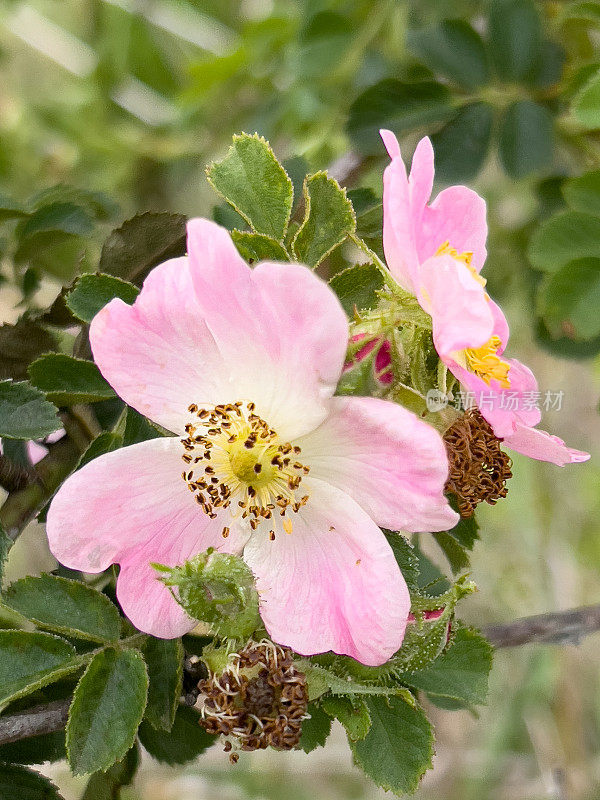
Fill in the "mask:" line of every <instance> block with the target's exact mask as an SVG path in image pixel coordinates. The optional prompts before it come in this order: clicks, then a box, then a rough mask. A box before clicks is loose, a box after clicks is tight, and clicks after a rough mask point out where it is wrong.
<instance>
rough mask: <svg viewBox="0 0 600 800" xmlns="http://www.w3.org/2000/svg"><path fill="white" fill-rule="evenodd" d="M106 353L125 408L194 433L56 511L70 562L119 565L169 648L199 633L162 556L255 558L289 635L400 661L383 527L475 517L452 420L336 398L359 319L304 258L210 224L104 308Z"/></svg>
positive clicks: (60, 497) (148, 624)
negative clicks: (285, 256)
mask: <svg viewBox="0 0 600 800" xmlns="http://www.w3.org/2000/svg"><path fill="white" fill-rule="evenodd" d="M90 341H91V345H92V350H93V353H94V358H95V360H96V362H97V364H98V366H99V368H100V370H101V371H102V374H103V375H104V377H105V378H106V379H107V380H108V381H109V382H110V384H111V385H112V386H113V387H114V389H115V391H116V392H118V394H119V395H120V396H121V397H122V398H123V400H125V401H126V402H127V403H128V404H129V405H130V406H133V408H135V409H137V410H138V411H139V412H141V413H142V414H144V415H146V416H147V417H149V418H150V419H151V420H154V421H155V422H157V423H159V424H160V425H162V426H163V427H165V428H167V429H168V430H169V431H172V432H173V433H174V434H175V436H173V437H164V438H157V439H153V440H151V441H145V442H141V443H140V444H135V445H132V446H130V447H125V448H123V449H121V450H116V451H114V452H111V453H108V454H106V455H103V456H100V457H99V458H97V459H95V460H94V461H91V462H90V463H88V464H87V465H86V466H84V467H83V468H82V469H80V470H79V471H78V472H76V473H75V474H74V475H72V476H71V477H70V478H69V479H68V480H67V481H66V482H65V484H64V485H63V486H62V488H61V489H60V491H59V492H58V494H57V495H56V497H55V498H54V501H53V502H52V505H51V508H50V511H49V513H48V536H49V540H50V547H51V549H52V552H53V553H54V555H55V556H56V557H57V558H58V560H59V561H61V562H62V563H63V564H65V565H66V566H68V567H71V568H74V569H80V570H83V571H85V572H100V571H102V570H104V569H106V568H107V567H108V566H109V565H110V564H112V563H115V562H116V563H118V564H120V566H121V569H120V574H119V578H118V582H117V596H118V598H119V601H120V603H121V605H122V607H123V610H124V612H125V613H126V614H127V616H128V617H129V618H130V619H131V621H132V622H133V623H134V624H135V625H136V626H137V627H138V628H139V629H141V630H143V631H147V632H148V633H151V634H153V635H155V636H159V637H163V638H170V637H176V636H180V635H182V634H183V633H185V632H186V631H189V630H191V629H192V628H193V627H194V624H195V623H194V621H193V620H192V619H190V618H189V617H188V616H187V615H186V613H185V611H184V610H183V609H182V608H181V607H180V606H179V605H178V603H177V602H176V601H175V600H174V599H173V597H172V596H171V594H170V592H169V589H168V588H166V587H165V586H164V585H163V584H162V583H161V582H160V581H159V580H158V579H157V573H156V572H155V570H154V569H153V568H152V567H151V566H150V563H151V562H159V563H162V564H167V565H170V566H174V565H177V564H181V563H182V562H184V561H185V560H186V559H189V558H191V557H192V556H194V555H195V554H197V553H199V552H202V551H205V550H206V549H207V548H208V547H214V548H216V549H218V550H221V551H223V552H229V553H237V554H243V557H244V559H245V561H246V563H247V564H248V565H249V566H250V567H251V569H252V570H253V572H254V574H255V576H256V579H257V589H258V591H259V595H260V602H261V614H262V618H263V621H264V624H265V625H266V628H267V630H268V631H269V633H270V635H271V637H272V638H273V640H274V641H276V642H278V643H280V644H282V645H287V646H289V647H291V648H293V649H294V650H296V651H297V652H299V653H302V654H312V653H318V652H323V651H327V650H333V651H335V652H337V653H343V654H347V655H350V656H353V657H355V658H356V659H358V660H360V661H362V662H364V663H365V664H372V665H375V664H380V663H382V662H384V661H386V660H387V659H388V658H389V657H390V656H391V655H392V654H393V653H394V652H395V651H396V650H397V649H398V648H399V647H400V645H401V643H402V639H403V636H404V629H405V626H406V623H407V619H408V614H409V608H410V599H409V595H408V591H407V588H406V584H405V582H404V579H403V577H402V573H401V572H400V569H399V568H398V565H397V563H396V561H395V558H394V555H393V553H392V550H391V548H390V546H389V544H388V542H387V540H386V538H385V536H384V535H383V533H382V532H381V530H380V529H379V527H378V526H382V527H385V528H389V529H392V530H405V531H437V530H446V529H448V528H452V527H453V526H454V525H455V523H456V521H457V519H458V517H457V515H456V514H455V513H454V511H452V509H451V508H450V507H449V505H448V503H447V501H446V499H445V497H444V494H443V487H444V482H445V481H446V478H447V475H448V465H447V459H446V454H445V449H444V445H443V442H442V440H441V437H440V436H439V435H438V433H437V432H436V431H435V430H433V428H431V427H430V426H428V425H427V424H426V423H424V422H422V421H421V420H419V419H418V418H417V417H415V416H414V415H413V414H411V413H410V412H409V411H407V410H406V409H404V408H402V407H400V406H398V405H396V404H393V403H390V402H387V401H384V400H379V399H376V398H368V397H360V398H359V397H334V396H333V394H334V391H335V389H336V385H337V382H338V379H339V377H340V375H341V373H342V369H343V366H344V356H345V353H346V346H347V342H348V323H347V319H346V316H345V314H344V312H343V310H342V308H341V306H340V304H339V302H338V300H337V298H336V296H335V295H334V294H333V292H332V291H331V290H330V289H329V288H328V286H327V285H326V284H325V283H324V282H323V281H321V280H320V279H319V278H317V277H316V276H315V275H314V274H313V273H312V272H311V271H310V270H309V269H307V268H306V267H303V266H300V265H295V264H294V265H292V264H273V263H262V264H258V265H257V266H256V267H255V268H254V269H250V267H249V266H248V265H247V264H246V263H245V262H244V261H243V260H242V258H241V257H240V256H239V255H238V252H237V250H236V248H235V246H234V245H233V243H232V241H231V239H230V237H229V234H228V233H227V231H225V230H224V229H223V228H221V227H219V226H218V225H215V224H214V223H212V222H208V221H207V220H201V219H197V220H193V221H191V222H190V223H189V224H188V256H187V257H185V258H177V259H173V260H171V261H167V262H166V263H164V264H162V265H160V266H159V267H157V268H156V269H154V270H153V271H152V272H151V273H150V275H149V276H148V278H147V279H146V281H145V282H144V286H143V289H142V291H141V293H140V294H139V296H138V298H137V299H136V301H135V303H134V304H133V305H132V306H129V305H126V304H125V303H124V302H122V301H121V300H112V301H111V302H110V303H109V304H108V305H107V306H105V308H103V309H102V310H101V311H100V312H99V313H98V314H97V316H96V317H95V318H94V320H93V322H92V324H91V327H90Z"/></svg>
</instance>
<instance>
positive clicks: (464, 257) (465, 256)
mask: <svg viewBox="0 0 600 800" xmlns="http://www.w3.org/2000/svg"><path fill="white" fill-rule="evenodd" d="M435 255H436V256H452V258H455V259H456V260H457V261H462V263H463V264H464V265H465V266H466V267H467V269H468V270H469V272H470V273H471V275H472V276H473V277H474V278H475V280H476V281H477V283H478V284H479V285H480V286H485V285H486V283H487V281H486V279H485V278H482V277H481V275H480V274H479V273H478V272H477V270H476V269H475V267H473V266H472V264H471V262H472V261H473V253H472V252H470V251H469V250H467V251H466V252H464V253H459V252H458V250H456V248H454V247H452V246H451V245H450V242H448V241H446V242H444V244H442V245H440V246H439V247H438V249H437V250H436V252H435Z"/></svg>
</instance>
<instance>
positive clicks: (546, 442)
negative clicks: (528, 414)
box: [503, 425, 590, 467]
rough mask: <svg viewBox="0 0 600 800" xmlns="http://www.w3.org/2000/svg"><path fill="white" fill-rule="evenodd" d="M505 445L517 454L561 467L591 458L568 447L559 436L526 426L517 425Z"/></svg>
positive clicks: (506, 439)
mask: <svg viewBox="0 0 600 800" xmlns="http://www.w3.org/2000/svg"><path fill="white" fill-rule="evenodd" d="M503 444H504V445H505V446H506V447H509V448H510V449H511V450H516V452H517V453H522V454H523V455H525V456H529V458H535V459H537V460H538V461H550V462H551V463H552V464H557V465H558V466H559V467H563V466H564V465H565V464H575V463H579V462H581V461H587V460H588V459H589V457H590V454H589V453H584V452H583V451H582V450H575V449H573V448H572V447H567V445H566V444H565V443H564V442H563V440H562V439H559V437H558V436H552V434H550V433H546V431H542V430H539V429H538V428H528V427H526V426H524V425H517V427H516V430H515V432H514V433H513V434H511V436H507V437H506V438H505V439H504V443H503Z"/></svg>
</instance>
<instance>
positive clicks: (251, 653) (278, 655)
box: [198, 640, 308, 763]
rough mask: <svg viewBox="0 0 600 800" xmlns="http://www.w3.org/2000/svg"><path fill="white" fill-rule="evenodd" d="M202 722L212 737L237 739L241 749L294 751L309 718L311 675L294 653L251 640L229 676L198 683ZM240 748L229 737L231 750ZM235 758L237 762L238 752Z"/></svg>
mask: <svg viewBox="0 0 600 800" xmlns="http://www.w3.org/2000/svg"><path fill="white" fill-rule="evenodd" d="M198 689H199V697H198V700H199V703H200V713H201V720H200V724H201V725H202V726H203V727H204V728H206V730H207V731H208V732H209V733H215V734H221V735H222V736H224V737H231V739H233V740H234V741H235V743H236V744H237V747H239V749H241V750H264V749H265V748H266V747H274V748H276V749H277V750H292V749H293V748H294V747H296V746H297V745H298V743H299V741H300V735H301V733H302V720H303V719H305V717H306V709H307V705H308V691H307V688H306V676H305V675H304V674H303V673H302V672H299V671H298V670H297V669H296V667H295V666H294V662H293V657H292V652H291V650H288V649H287V648H285V647H281V646H280V645H277V644H274V643H273V642H269V641H266V640H264V641H261V642H249V643H248V644H247V645H246V647H244V649H243V650H242V651H241V652H239V653H236V654H235V655H234V656H233V657H232V659H231V661H230V663H229V665H228V667H227V670H226V671H225V672H223V673H222V674H221V675H214V674H213V675H210V676H209V677H208V678H207V679H205V680H202V681H200V682H199V684H198ZM233 747H234V745H233V744H232V741H231V740H230V739H229V738H228V740H227V741H226V743H225V751H226V752H229V751H231V750H232V749H233ZM231 760H232V762H233V763H235V761H237V756H236V754H235V753H232V756H231Z"/></svg>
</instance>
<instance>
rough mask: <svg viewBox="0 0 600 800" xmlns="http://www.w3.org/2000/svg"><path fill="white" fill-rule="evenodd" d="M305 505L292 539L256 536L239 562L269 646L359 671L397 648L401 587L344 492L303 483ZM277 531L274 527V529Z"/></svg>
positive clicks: (379, 540)
mask: <svg viewBox="0 0 600 800" xmlns="http://www.w3.org/2000/svg"><path fill="white" fill-rule="evenodd" d="M307 486H308V490H309V494H310V500H309V501H308V503H307V504H306V506H304V507H303V508H302V509H301V511H300V513H298V514H294V515H293V530H292V532H291V533H290V534H287V533H285V532H283V529H282V528H281V527H278V528H277V530H276V535H275V540H274V541H271V540H270V539H269V536H268V533H266V532H265V531H263V530H261V529H259V530H258V531H257V532H256V534H255V535H254V536H253V537H252V538H251V539H250V541H249V543H248V545H247V546H246V550H245V552H244V558H245V560H246V561H247V563H248V565H249V566H250V568H251V569H252V571H253V572H254V574H255V575H256V577H257V588H258V591H259V594H260V598H261V616H262V618H263V621H264V623H265V626H266V628H267V631H268V632H269V634H270V636H271V637H272V638H273V640H274V641H275V642H279V643H280V644H283V645H287V646H289V647H291V648H293V649H294V650H295V651H296V652H298V653H301V654H303V655H311V654H314V653H322V652H326V651H328V650H333V651H334V652H335V653H341V654H344V655H349V656H352V658H355V659H357V660H358V661H361V662H362V663H364V664H369V665H377V664H382V663H384V662H385V661H387V660H388V659H389V658H390V656H392V655H393V654H394V653H395V652H396V651H397V650H398V648H399V647H400V645H401V644H402V640H403V638H404V630H405V627H406V622H407V618H408V613H409V611H410V596H409V594H408V590H407V588H406V583H405V581H404V578H403V576H402V573H401V572H400V569H399V567H398V565H397V563H396V560H395V558H394V555H393V553H392V550H391V548H390V546H389V544H388V543H387V541H386V539H385V537H384V535H383V533H382V532H381V531H380V530H379V528H378V527H377V526H376V525H375V523H374V522H373V521H372V520H371V519H370V518H369V517H368V516H367V514H365V512H364V511H363V510H362V509H361V508H360V507H359V506H358V505H357V504H356V503H355V502H354V501H353V500H352V499H351V498H350V497H349V496H348V495H346V494H344V492H341V491H340V490H338V489H335V488H334V487H332V486H328V485H327V484H324V483H322V482H321V481H318V480H310V481H307ZM277 524H278V525H279V522H278V523H277Z"/></svg>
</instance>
